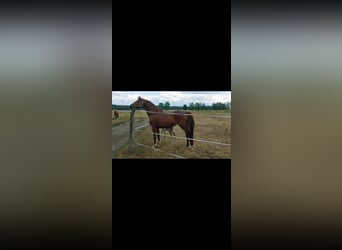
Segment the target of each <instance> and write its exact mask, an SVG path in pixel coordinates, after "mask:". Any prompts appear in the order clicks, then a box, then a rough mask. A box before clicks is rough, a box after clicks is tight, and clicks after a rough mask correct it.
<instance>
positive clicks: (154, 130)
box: [152, 129, 160, 148]
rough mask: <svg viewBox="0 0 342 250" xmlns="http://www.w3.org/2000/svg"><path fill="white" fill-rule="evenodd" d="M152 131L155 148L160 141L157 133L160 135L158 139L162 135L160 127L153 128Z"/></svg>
mask: <svg viewBox="0 0 342 250" xmlns="http://www.w3.org/2000/svg"><path fill="white" fill-rule="evenodd" d="M152 132H153V142H154V144H153V146H152V148H155V147H156V146H157V145H158V143H157V135H158V141H159V140H160V137H159V129H152Z"/></svg>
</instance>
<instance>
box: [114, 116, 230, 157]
mask: <svg viewBox="0 0 342 250" xmlns="http://www.w3.org/2000/svg"><path fill="white" fill-rule="evenodd" d="M192 113H193V115H194V119H195V123H196V125H195V130H194V138H195V139H199V140H205V141H210V142H220V143H227V144H231V118H228V117H215V116H220V115H222V116H229V115H230V112H223V111H220V112H219V111H192ZM127 114H128V119H129V113H127ZM144 116H145V118H147V115H146V113H145V114H144ZM144 116H141V114H140V117H138V116H136V115H135V117H138V118H140V119H142V118H144ZM146 121H147V120H146ZM174 131H175V133H176V136H177V137H185V134H184V131H183V130H182V129H181V128H180V127H179V126H175V127H174ZM166 135H169V134H168V133H167V134H166ZM161 137H162V136H161ZM135 140H136V141H137V142H139V143H141V144H144V145H146V146H149V147H151V146H152V145H153V135H152V130H151V127H150V126H148V127H146V128H144V129H143V130H141V131H138V132H136V134H135ZM210 142H202V141H195V142H194V145H195V150H194V151H193V150H191V148H190V147H189V148H187V147H186V141H185V139H182V138H177V139H176V142H175V143H174V144H172V143H171V138H170V137H168V136H166V137H165V138H164V139H162V140H161V144H160V146H159V147H157V149H159V150H163V151H166V152H169V153H172V154H177V155H179V156H182V157H185V158H207V159H208V158H209V159H230V158H231V146H228V145H218V144H213V143H210ZM117 157H118V158H141V159H146V158H147V159H149V158H151V159H153V158H161V159H164V158H166V159H167V158H175V157H174V156H171V155H168V154H166V153H163V152H158V151H155V150H153V149H151V148H145V147H141V146H139V145H137V144H133V145H132V153H129V152H128V145H126V146H124V147H123V148H121V149H120V150H119V152H118V154H117Z"/></svg>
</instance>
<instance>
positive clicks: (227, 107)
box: [112, 102, 231, 110]
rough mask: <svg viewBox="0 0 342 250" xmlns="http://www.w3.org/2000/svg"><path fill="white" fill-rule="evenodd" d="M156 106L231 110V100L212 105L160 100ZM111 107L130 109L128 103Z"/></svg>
mask: <svg viewBox="0 0 342 250" xmlns="http://www.w3.org/2000/svg"><path fill="white" fill-rule="evenodd" d="M158 107H159V108H161V109H163V110H181V109H183V110H231V102H225V103H222V102H216V103H213V104H212V105H205V103H199V102H190V103H189V104H184V105H183V106H171V105H170V103H169V102H165V103H162V102H160V103H159V104H158ZM112 109H118V110H130V107H129V105H116V104H112Z"/></svg>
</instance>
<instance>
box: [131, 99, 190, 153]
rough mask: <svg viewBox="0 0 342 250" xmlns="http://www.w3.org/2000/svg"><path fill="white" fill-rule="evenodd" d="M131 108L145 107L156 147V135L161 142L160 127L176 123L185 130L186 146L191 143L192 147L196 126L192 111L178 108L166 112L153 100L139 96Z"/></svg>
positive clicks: (167, 126) (172, 125)
mask: <svg viewBox="0 0 342 250" xmlns="http://www.w3.org/2000/svg"><path fill="white" fill-rule="evenodd" d="M130 108H131V109H136V108H144V109H145V111H146V113H147V115H148V117H149V120H150V125H151V128H152V132H153V140H154V145H153V147H155V146H156V145H157V141H156V137H158V143H159V142H160V134H159V128H172V127H174V126H176V125H178V126H179V127H181V128H182V129H183V131H184V132H185V136H186V138H187V140H186V146H187V147H188V146H189V144H190V145H191V147H193V145H194V141H193V140H192V139H193V138H194V128H195V121H194V118H193V116H192V114H191V113H190V112H187V111H182V110H176V111H173V112H170V113H168V112H164V111H163V110H162V109H160V108H159V107H157V106H156V105H154V104H153V103H152V102H151V101H149V100H146V99H143V98H141V97H140V96H139V97H138V100H137V101H135V102H133V103H132V104H131V105H130Z"/></svg>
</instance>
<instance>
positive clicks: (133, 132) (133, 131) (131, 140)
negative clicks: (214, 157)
mask: <svg viewBox="0 0 342 250" xmlns="http://www.w3.org/2000/svg"><path fill="white" fill-rule="evenodd" d="M144 112H147V113H159V112H151V111H144ZM134 113H135V110H132V111H131V115H130V137H129V149H128V150H129V152H130V153H132V152H133V149H132V145H133V143H134V144H136V145H138V146H141V147H144V148H148V149H151V150H154V151H157V152H162V153H164V154H167V155H170V156H172V157H175V158H185V157H183V156H180V155H178V154H174V153H170V152H167V151H164V150H161V149H157V148H154V147H151V146H148V145H145V144H143V143H140V142H138V141H137V139H136V134H137V133H138V132H141V131H143V129H144V128H146V127H148V126H149V125H150V124H149V123H148V122H147V123H146V124H144V125H142V126H139V127H137V128H133V126H134ZM171 114H176V115H180V114H178V113H171ZM182 115H184V114H182ZM189 115H191V114H189ZM192 115H194V114H192ZM194 116H196V117H197V116H205V117H216V118H229V119H231V116H230V115H207V114H196V115H194ZM153 134H154V133H152V132H151V135H153ZM155 134H156V135H158V133H155ZM159 135H162V134H161V133H159ZM164 136H167V137H172V138H178V139H182V140H187V138H186V137H182V136H171V135H165V134H164ZM191 140H193V141H198V142H203V143H208V144H215V145H221V146H231V143H225V142H220V141H211V140H205V139H195V138H193V139H191Z"/></svg>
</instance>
